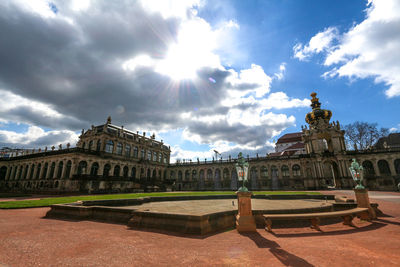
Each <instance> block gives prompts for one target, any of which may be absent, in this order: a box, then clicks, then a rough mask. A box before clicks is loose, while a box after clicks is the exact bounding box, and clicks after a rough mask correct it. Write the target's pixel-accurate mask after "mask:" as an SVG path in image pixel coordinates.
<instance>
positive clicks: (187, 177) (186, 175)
mask: <svg viewBox="0 0 400 267" xmlns="http://www.w3.org/2000/svg"><path fill="white" fill-rule="evenodd" d="M189 180H190V172H189V170H186V171H185V181H189Z"/></svg>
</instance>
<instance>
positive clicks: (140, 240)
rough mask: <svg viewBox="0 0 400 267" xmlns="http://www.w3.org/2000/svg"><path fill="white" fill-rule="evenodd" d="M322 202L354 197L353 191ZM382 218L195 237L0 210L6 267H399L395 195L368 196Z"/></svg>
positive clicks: (398, 199)
mask: <svg viewBox="0 0 400 267" xmlns="http://www.w3.org/2000/svg"><path fill="white" fill-rule="evenodd" d="M322 193H324V194H336V195H339V196H348V197H353V192H352V191H325V192H322ZM370 197H371V202H376V203H378V204H379V209H380V210H381V211H382V212H383V213H384V215H383V216H380V217H379V218H378V219H377V220H374V221H373V222H366V221H360V220H358V219H357V220H354V224H355V227H354V228H353V227H349V226H345V225H343V224H342V223H334V224H328V225H323V226H321V229H322V232H317V231H315V230H313V229H311V228H309V227H294V228H293V227H290V228H277V229H274V231H273V233H268V232H266V231H265V230H264V229H257V232H256V233H251V234H238V233H237V231H236V230H235V229H231V230H228V231H225V232H220V233H217V234H212V235H206V236H196V235H184V234H174V233H171V232H167V231H163V230H139V229H131V228H129V227H127V226H126V225H122V224H110V223H104V222H96V221H84V220H83V221H82V220H69V219H66V220H60V219H48V218H44V216H45V215H46V213H47V211H48V210H49V208H32V209H15V210H0V225H1V227H0V248H1V249H0V265H4V266H181V265H185V266H398V265H399V264H400V256H399V253H398V252H399V249H400V228H399V225H400V193H397V192H396V193H395V192H370Z"/></svg>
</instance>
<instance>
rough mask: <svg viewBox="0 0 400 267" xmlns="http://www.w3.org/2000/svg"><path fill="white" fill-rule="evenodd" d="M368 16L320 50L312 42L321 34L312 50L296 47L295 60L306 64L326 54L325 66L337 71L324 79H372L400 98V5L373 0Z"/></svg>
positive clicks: (326, 74)
mask: <svg viewBox="0 0 400 267" xmlns="http://www.w3.org/2000/svg"><path fill="white" fill-rule="evenodd" d="M366 14H367V15H366V18H365V20H363V21H362V22H361V23H359V24H357V25H355V26H354V27H352V28H351V29H350V30H349V31H348V32H345V33H343V34H342V35H341V36H339V37H336V35H335V34H333V35H328V36H330V37H328V38H326V39H325V40H326V41H325V42H322V43H324V44H325V45H322V46H320V49H312V48H311V40H313V39H314V38H317V37H318V35H320V34H321V33H318V34H317V35H316V36H314V37H313V38H311V40H310V45H309V46H306V47H304V48H303V46H302V45H301V44H298V45H296V46H295V48H294V52H295V57H297V58H299V59H300V60H304V59H305V58H308V57H309V56H311V55H312V54H314V53H320V52H325V53H326V55H327V56H326V59H325V62H324V65H325V66H332V67H333V68H332V69H331V70H329V71H327V72H325V73H324V74H323V76H324V77H335V76H339V77H348V78H353V79H354V78H361V79H363V78H368V77H372V78H375V82H376V83H384V84H385V85H387V86H388V87H389V88H388V89H387V90H386V91H385V94H386V96H387V97H389V98H390V97H395V96H400V76H399V73H400V64H399V62H400V53H399V51H400V1H398V0H386V1H376V0H371V1H369V2H368V8H367V10H366ZM328 29H333V28H328ZM325 32H326V31H325ZM333 38H337V39H338V41H339V43H338V44H337V45H334V44H332V42H331V40H332V39H333ZM317 39H318V38H317ZM309 47H310V48H309Z"/></svg>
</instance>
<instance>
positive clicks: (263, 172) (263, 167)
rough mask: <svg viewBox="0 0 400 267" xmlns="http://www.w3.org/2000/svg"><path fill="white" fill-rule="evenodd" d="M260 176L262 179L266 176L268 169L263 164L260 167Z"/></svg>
mask: <svg viewBox="0 0 400 267" xmlns="http://www.w3.org/2000/svg"><path fill="white" fill-rule="evenodd" d="M261 178H262V179H267V178H268V169H267V168H266V167H265V166H262V167H261Z"/></svg>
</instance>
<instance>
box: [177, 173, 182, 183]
mask: <svg viewBox="0 0 400 267" xmlns="http://www.w3.org/2000/svg"><path fill="white" fill-rule="evenodd" d="M178 181H182V172H181V171H178Z"/></svg>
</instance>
